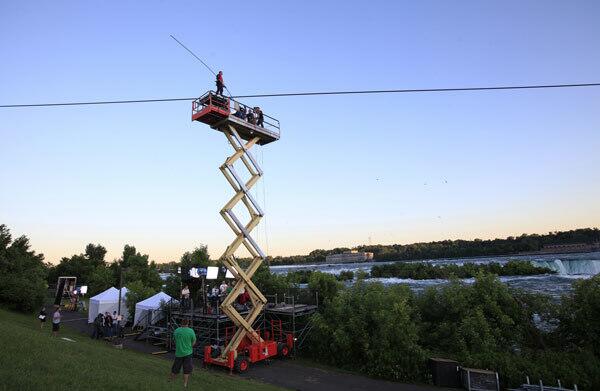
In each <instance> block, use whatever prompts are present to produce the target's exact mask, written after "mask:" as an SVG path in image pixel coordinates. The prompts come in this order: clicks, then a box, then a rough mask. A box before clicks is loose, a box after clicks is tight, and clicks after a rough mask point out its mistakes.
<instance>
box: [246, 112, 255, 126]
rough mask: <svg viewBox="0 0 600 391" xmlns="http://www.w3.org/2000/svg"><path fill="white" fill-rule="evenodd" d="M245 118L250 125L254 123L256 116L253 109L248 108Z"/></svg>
mask: <svg viewBox="0 0 600 391" xmlns="http://www.w3.org/2000/svg"><path fill="white" fill-rule="evenodd" d="M246 120H247V121H248V122H250V123H251V124H252V125H256V116H255V115H254V111H253V110H252V109H250V110H248V113H247V116H246Z"/></svg>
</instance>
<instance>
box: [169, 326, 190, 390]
mask: <svg viewBox="0 0 600 391" xmlns="http://www.w3.org/2000/svg"><path fill="white" fill-rule="evenodd" d="M188 325H189V320H188V319H183V320H182V321H181V327H178V328H177V329H176V330H175V332H174V333H173V338H174V339H175V362H174V363H173V367H171V380H175V377H176V376H177V375H178V374H179V372H180V371H181V367H182V366H183V386H184V387H187V385H188V381H189V380H190V374H191V373H192V369H193V368H194V365H193V362H192V354H193V353H194V350H193V346H194V345H195V344H196V333H195V332H194V330H192V329H191V328H189V327H188Z"/></svg>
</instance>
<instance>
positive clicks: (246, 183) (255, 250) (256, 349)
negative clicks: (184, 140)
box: [192, 91, 293, 372]
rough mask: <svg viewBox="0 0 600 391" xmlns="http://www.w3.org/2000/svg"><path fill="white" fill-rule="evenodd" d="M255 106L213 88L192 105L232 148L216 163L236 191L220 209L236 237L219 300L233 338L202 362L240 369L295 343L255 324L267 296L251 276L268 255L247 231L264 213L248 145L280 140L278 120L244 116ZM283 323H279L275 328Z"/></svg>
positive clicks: (194, 115)
mask: <svg viewBox="0 0 600 391" xmlns="http://www.w3.org/2000/svg"><path fill="white" fill-rule="evenodd" d="M256 109H257V108H249V107H247V106H246V105H244V104H242V103H240V102H237V101H235V100H234V99H232V98H229V97H226V96H222V95H217V94H216V93H214V92H213V91H208V92H207V93H206V94H204V95H203V96H201V97H200V98H198V99H195V100H194V101H193V103H192V120H193V121H199V122H202V123H205V124H208V125H210V127H211V128H213V129H215V130H218V131H219V132H222V133H223V134H224V135H225V137H226V138H227V141H228V142H229V144H230V145H231V146H232V147H233V149H234V152H233V154H232V155H231V156H229V157H228V158H227V159H226V160H225V162H224V163H223V164H222V165H221V167H219V169H220V170H221V172H222V173H223V175H224V176H225V178H226V179H227V182H229V184H230V185H231V187H232V188H233V190H234V195H233V197H232V198H231V199H230V200H229V202H227V203H226V204H225V205H224V206H223V208H221V211H220V214H221V217H223V219H224V220H225V222H226V223H227V225H229V227H230V228H231V230H232V231H233V233H234V235H235V239H234V240H233V242H231V244H229V246H227V248H226V250H225V253H224V254H223V255H222V256H221V258H220V260H221V262H223V264H224V265H225V266H226V267H227V269H228V270H229V272H231V274H232V275H233V276H234V278H235V284H234V286H233V289H232V290H231V292H230V293H229V294H228V295H227V297H226V298H225V299H224V300H223V302H222V303H221V306H220V309H221V311H222V312H223V313H224V314H225V315H227V317H229V319H231V321H232V322H233V324H234V327H233V328H232V331H233V332H232V334H231V336H230V337H229V336H228V337H227V344H226V345H225V347H224V349H218V350H217V349H215V350H213V347H212V346H205V347H204V363H205V364H215V365H220V366H224V367H227V368H229V369H230V370H232V369H234V368H235V369H237V370H238V371H240V372H243V371H245V370H247V369H248V366H249V364H250V363H252V362H257V361H261V360H265V359H268V358H270V357H273V356H277V355H280V356H286V355H287V354H289V352H290V349H291V347H292V346H293V336H292V335H289V336H286V341H285V342H281V341H276V340H275V339H274V337H273V335H272V333H267V334H264V333H261V332H260V330H256V329H255V328H254V327H253V326H254V324H255V321H256V320H257V318H258V317H259V315H260V314H261V313H262V312H263V308H264V306H265V304H266V303H267V299H266V297H265V296H264V295H263V294H262V293H261V292H260V290H259V289H258V287H257V286H256V285H255V284H254V282H252V276H253V275H254V273H256V271H257V270H258V267H259V266H260V265H261V264H262V263H263V262H264V260H265V259H266V257H267V256H266V254H265V253H264V252H263V250H262V249H261V248H260V247H259V245H258V243H257V242H256V241H255V240H254V239H253V238H252V236H251V235H250V233H251V232H252V230H253V229H254V228H256V226H257V225H258V223H259V222H260V220H261V219H262V218H263V216H264V213H263V211H262V209H261V207H260V205H259V204H258V203H257V202H256V200H255V199H254V197H252V194H251V189H252V187H253V186H254V185H255V184H256V183H257V182H258V180H259V179H260V178H261V177H262V175H263V171H262V169H261V168H260V166H259V165H258V163H257V162H256V159H254V156H253V155H252V153H251V149H252V147H253V146H254V145H255V144H259V145H265V144H268V143H271V142H273V141H277V140H279V134H280V128H279V121H277V120H276V119H275V118H273V117H270V116H268V115H266V114H264V112H263V117H264V121H263V126H259V125H258V124H256V121H253V120H252V119H251V118H250V119H249V118H248V117H247V116H245V115H244V114H245V113H247V112H248V111H252V112H257V110H256ZM240 161H241V162H242V163H243V164H242V165H241V167H245V169H246V170H247V171H248V173H249V174H250V178H249V179H248V180H244V179H242V176H241V175H239V174H238V172H237V171H236V168H235V163H236V162H238V163H239V162H240ZM240 202H241V203H242V204H243V205H244V206H245V207H246V209H247V211H248V215H249V216H250V220H249V221H247V222H243V221H242V220H240V218H239V217H238V216H237V215H236V212H234V209H235V207H236V205H238V204H239V203H240ZM240 246H243V247H244V248H245V249H246V250H247V252H248V253H249V254H250V257H251V259H252V260H251V262H250V264H249V265H248V266H247V267H242V265H240V264H239V263H238V260H237V258H236V255H235V254H236V252H237V251H238V249H239V248H240ZM242 291H245V292H247V293H248V294H249V295H250V303H251V309H250V310H249V311H248V312H244V311H241V312H240V311H238V310H237V309H236V307H235V303H236V301H237V298H238V296H239V295H240V294H241V293H242ZM280 329H281V327H279V330H280Z"/></svg>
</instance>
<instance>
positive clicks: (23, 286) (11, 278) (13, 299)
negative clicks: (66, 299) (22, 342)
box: [0, 224, 48, 312]
mask: <svg viewBox="0 0 600 391" xmlns="http://www.w3.org/2000/svg"><path fill="white" fill-rule="evenodd" d="M43 261H44V256H43V255H42V254H36V253H35V251H32V250H30V245H29V239H28V238H27V237H26V236H21V237H19V238H17V239H15V240H14V241H13V240H12V236H11V235H10V231H9V229H8V228H7V227H6V225H4V224H2V225H0V303H2V304H3V305H5V306H6V307H8V308H10V309H14V310H18V311H23V312H31V311H33V310H36V309H38V308H39V307H41V305H42V304H43V302H44V297H45V294H46V289H47V287H48V285H47V284H46V275H47V269H46V267H45V265H44V262H43Z"/></svg>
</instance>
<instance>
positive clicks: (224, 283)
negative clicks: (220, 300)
mask: <svg viewBox="0 0 600 391" xmlns="http://www.w3.org/2000/svg"><path fill="white" fill-rule="evenodd" d="M227 288H229V286H228V285H227V282H225V281H223V282H222V283H221V286H220V287H219V290H220V291H221V295H224V294H225V293H227Z"/></svg>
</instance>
